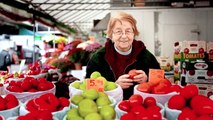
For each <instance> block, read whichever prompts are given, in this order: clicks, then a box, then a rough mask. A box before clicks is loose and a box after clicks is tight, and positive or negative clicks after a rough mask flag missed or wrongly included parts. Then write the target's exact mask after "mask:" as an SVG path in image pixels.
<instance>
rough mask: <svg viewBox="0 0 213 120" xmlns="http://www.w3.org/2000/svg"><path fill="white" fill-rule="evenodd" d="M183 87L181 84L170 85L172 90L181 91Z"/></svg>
mask: <svg viewBox="0 0 213 120" xmlns="http://www.w3.org/2000/svg"><path fill="white" fill-rule="evenodd" d="M181 89H182V88H181V87H180V85H171V86H170V92H178V93H179V92H180V91H181Z"/></svg>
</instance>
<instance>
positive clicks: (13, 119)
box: [7, 116, 59, 120]
mask: <svg viewBox="0 0 213 120" xmlns="http://www.w3.org/2000/svg"><path fill="white" fill-rule="evenodd" d="M17 118H18V116H15V117H9V118H7V120H16V119H17ZM53 120H59V119H58V118H56V117H53Z"/></svg>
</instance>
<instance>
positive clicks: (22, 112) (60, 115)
mask: <svg viewBox="0 0 213 120" xmlns="http://www.w3.org/2000/svg"><path fill="white" fill-rule="evenodd" d="M26 104H27V102H25V103H24V104H23V105H22V106H21V107H20V115H26V114H27V113H29V111H28V110H27V109H26ZM69 109H70V106H68V107H64V108H63V110H60V111H56V112H52V115H53V117H55V118H57V119H58V120H62V119H63V118H64V116H65V115H66V113H67V111H68V110H69Z"/></svg>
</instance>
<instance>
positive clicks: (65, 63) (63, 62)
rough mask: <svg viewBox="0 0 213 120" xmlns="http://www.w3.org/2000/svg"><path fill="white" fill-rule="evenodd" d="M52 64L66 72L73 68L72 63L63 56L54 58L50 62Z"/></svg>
mask: <svg viewBox="0 0 213 120" xmlns="http://www.w3.org/2000/svg"><path fill="white" fill-rule="evenodd" d="M51 64H52V65H53V66H55V67H56V68H58V69H60V70H61V73H64V72H67V71H69V70H70V69H72V68H74V65H73V63H72V62H71V61H70V60H68V59H65V58H60V59H55V60H54V61H53V62H52V63H51Z"/></svg>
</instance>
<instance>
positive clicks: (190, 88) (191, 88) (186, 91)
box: [180, 84, 198, 100]
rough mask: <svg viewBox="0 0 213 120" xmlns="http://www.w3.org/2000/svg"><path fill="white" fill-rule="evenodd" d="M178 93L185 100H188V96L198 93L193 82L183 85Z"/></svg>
mask: <svg viewBox="0 0 213 120" xmlns="http://www.w3.org/2000/svg"><path fill="white" fill-rule="evenodd" d="M180 95H182V96H183V97H184V98H185V99H186V100H189V99H190V98H192V97H194V96H196V95H198V88H197V86H196V85H194V84H190V85H187V86H184V88H182V89H181V91H180Z"/></svg>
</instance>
